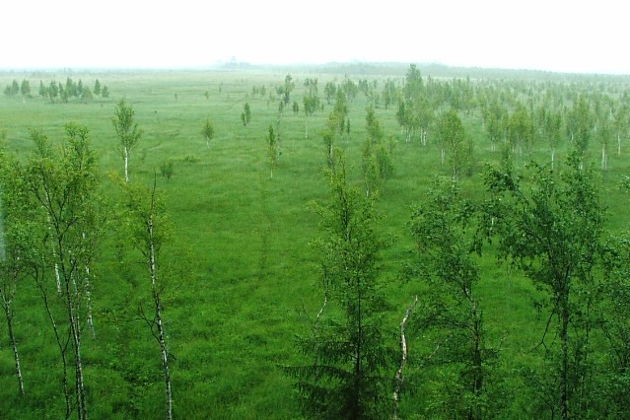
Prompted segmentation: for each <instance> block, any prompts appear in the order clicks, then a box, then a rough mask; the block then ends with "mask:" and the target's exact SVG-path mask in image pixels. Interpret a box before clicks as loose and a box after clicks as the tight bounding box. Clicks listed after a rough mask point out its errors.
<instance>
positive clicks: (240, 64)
mask: <svg viewBox="0 0 630 420" xmlns="http://www.w3.org/2000/svg"><path fill="white" fill-rule="evenodd" d="M412 64H415V65H417V66H419V67H431V66H435V67H442V68H444V69H454V70H475V71H479V70H487V71H507V72H531V73H547V74H555V75H584V76H630V73H625V72H618V71H613V70H608V71H607V70H600V71H564V70H550V69H542V68H535V67H499V66H487V67H486V66H482V65H459V64H445V63H442V62H439V61H370V60H348V61H335V60H333V61H325V62H288V63H279V62H277V63H273V62H250V61H245V60H238V59H234V60H232V59H228V60H220V61H216V62H214V63H212V64H198V65H186V64H183V65H146V66H144V65H140V66H121V65H110V66H101V65H81V66H11V67H9V66H2V65H0V72H25V71H44V72H47V71H70V72H81V71H140V70H142V71H151V70H155V71H173V70H174V71H182V70H193V71H203V70H220V69H229V68H230V67H234V68H238V69H240V70H246V69H247V68H248V67H249V68H251V69H255V68H278V69H281V68H308V67H315V68H317V67H323V68H325V67H330V66H339V65H350V66H352V65H355V66H360V65H364V66H405V67H406V66H409V65H412Z"/></svg>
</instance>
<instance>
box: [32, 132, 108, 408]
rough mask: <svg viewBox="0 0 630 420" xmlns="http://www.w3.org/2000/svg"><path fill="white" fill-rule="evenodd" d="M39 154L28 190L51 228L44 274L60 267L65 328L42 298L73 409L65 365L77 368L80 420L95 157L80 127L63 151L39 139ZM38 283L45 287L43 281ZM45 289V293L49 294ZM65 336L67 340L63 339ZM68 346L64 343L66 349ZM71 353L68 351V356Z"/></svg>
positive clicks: (84, 405) (83, 400)
mask: <svg viewBox="0 0 630 420" xmlns="http://www.w3.org/2000/svg"><path fill="white" fill-rule="evenodd" d="M33 137H34V140H35V141H36V145H37V154H36V156H35V157H34V158H33V159H31V160H30V161H29V163H28V165H27V171H26V173H27V176H26V180H27V185H28V189H29V191H30V193H31V194H32V195H33V197H34V200H35V201H36V203H37V204H38V206H39V208H40V211H41V213H42V214H41V217H40V218H39V220H45V221H47V222H45V223H46V225H47V226H42V227H41V230H42V231H48V234H47V235H46V237H45V238H46V240H47V242H48V244H46V245H45V248H46V249H48V248H49V244H50V243H54V247H53V255H52V258H51V260H52V264H49V263H46V264H44V265H43V266H42V267H41V268H40V270H39V272H40V274H41V275H45V273H46V272H48V271H49V270H50V267H51V266H53V265H54V266H55V267H56V270H57V272H58V274H59V280H60V283H61V289H60V293H57V294H55V295H54V296H53V297H54V298H56V300H55V302H54V303H58V304H59V306H60V309H61V312H62V313H63V314H64V315H65V322H64V323H63V325H62V324H61V323H59V322H55V320H54V318H53V317H52V310H51V307H50V305H52V304H53V302H51V301H50V300H49V297H50V296H52V295H51V294H47V293H45V292H44V293H43V297H44V300H45V302H44V303H45V306H46V309H47V312H48V314H49V318H50V320H51V324H52V326H53V330H54V332H55V336H56V338H57V342H58V344H59V346H60V352H61V357H62V362H63V365H64V394H65V396H66V402H67V404H66V407H67V410H69V409H70V404H69V401H68V398H69V393H68V392H67V390H66V389H65V385H66V382H67V375H66V366H67V363H70V362H71V363H72V364H73V366H74V376H73V378H74V398H75V403H74V407H76V410H77V415H78V418H79V419H80V420H83V419H87V417H88V408H87V394H86V390H85V380H84V375H83V369H84V367H83V350H82V338H83V319H84V316H85V315H86V312H88V302H87V296H89V287H90V285H89V278H88V276H86V275H85V271H84V270H85V268H86V267H89V266H90V262H91V261H92V258H93V255H94V252H95V247H94V242H93V240H92V239H91V240H90V241H87V240H86V239H85V238H86V235H87V236H88V237H90V238H94V237H95V236H96V208H97V205H98V203H97V197H96V192H95V190H96V184H97V176H96V173H95V168H94V163H95V160H94V157H93V155H92V151H91V149H90V146H89V140H88V130H87V128H85V127H81V126H77V125H71V124H69V125H67V126H66V141H65V143H64V144H63V146H62V147H61V149H60V150H59V151H58V152H55V151H53V149H52V148H51V147H50V146H49V144H48V141H47V139H46V137H45V136H43V135H34V136H33ZM39 284H40V285H41V286H42V287H45V286H44V285H42V283H41V280H39ZM44 290H45V289H44ZM64 333H65V335H64ZM62 342H65V344H62ZM68 350H69V352H68ZM66 415H69V413H68V412H67V413H66Z"/></svg>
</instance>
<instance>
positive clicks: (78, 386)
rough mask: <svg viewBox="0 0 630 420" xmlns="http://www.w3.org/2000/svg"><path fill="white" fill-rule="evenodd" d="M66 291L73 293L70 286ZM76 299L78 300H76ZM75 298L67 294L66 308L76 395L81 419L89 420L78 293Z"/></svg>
mask: <svg viewBox="0 0 630 420" xmlns="http://www.w3.org/2000/svg"><path fill="white" fill-rule="evenodd" d="M68 283H70V282H68ZM66 291H67V293H71V291H70V287H69V286H68V287H66ZM74 299H77V300H76V301H75V300H74ZM74 299H73V298H72V297H71V295H70V294H69V295H68V296H67V303H66V309H67V311H68V320H69V321H70V322H69V324H70V335H71V338H72V344H73V350H74V370H75V390H76V396H75V397H76V401H77V414H78V418H79V420H87V418H88V413H87V402H86V398H85V382H84V380H83V361H82V358H81V321H80V316H79V302H78V299H79V296H78V293H77V294H76V295H75V296H74Z"/></svg>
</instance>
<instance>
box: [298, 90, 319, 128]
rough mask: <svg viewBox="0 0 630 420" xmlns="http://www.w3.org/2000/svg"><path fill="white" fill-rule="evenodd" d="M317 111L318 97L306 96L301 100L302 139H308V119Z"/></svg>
mask: <svg viewBox="0 0 630 420" xmlns="http://www.w3.org/2000/svg"><path fill="white" fill-rule="evenodd" d="M318 109H319V97H318V96H317V95H316V94H314V95H306V96H304V98H303V106H302V110H303V111H304V138H308V119H309V117H310V116H311V115H313V114H314V113H315V111H317V110H318Z"/></svg>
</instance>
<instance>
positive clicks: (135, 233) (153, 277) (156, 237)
mask: <svg viewBox="0 0 630 420" xmlns="http://www.w3.org/2000/svg"><path fill="white" fill-rule="evenodd" d="M156 182H157V181H156V179H154V182H153V187H152V188H151V189H147V188H144V187H133V186H130V185H126V186H125V187H126V189H127V193H128V195H127V211H128V213H127V216H128V220H127V225H128V227H129V232H130V234H131V238H132V242H133V245H134V247H135V248H136V249H137V250H138V251H139V252H140V253H141V254H142V256H143V258H144V263H145V264H146V268H147V271H148V274H149V280H150V285H151V286H150V287H151V299H152V314H151V315H147V314H146V313H145V312H144V309H143V305H141V306H140V308H141V314H140V315H141V316H142V318H143V319H144V320H145V322H146V323H147V325H148V327H149V329H150V331H151V334H152V336H153V337H154V338H155V340H156V341H157V343H158V345H159V348H160V359H161V364H162V376H163V379H164V394H165V417H166V419H167V420H171V419H172V418H173V385H172V377H171V367H170V359H171V357H172V356H171V354H170V353H169V340H168V336H167V334H166V329H165V326H164V318H163V312H164V306H163V303H162V289H163V279H162V271H163V270H162V269H161V265H160V262H161V259H160V251H161V250H162V246H163V244H164V243H165V242H166V241H167V238H168V235H167V233H166V229H165V228H166V223H167V221H166V217H165V214H164V208H163V206H162V204H161V202H160V200H159V199H158V196H157V191H156Z"/></svg>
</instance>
